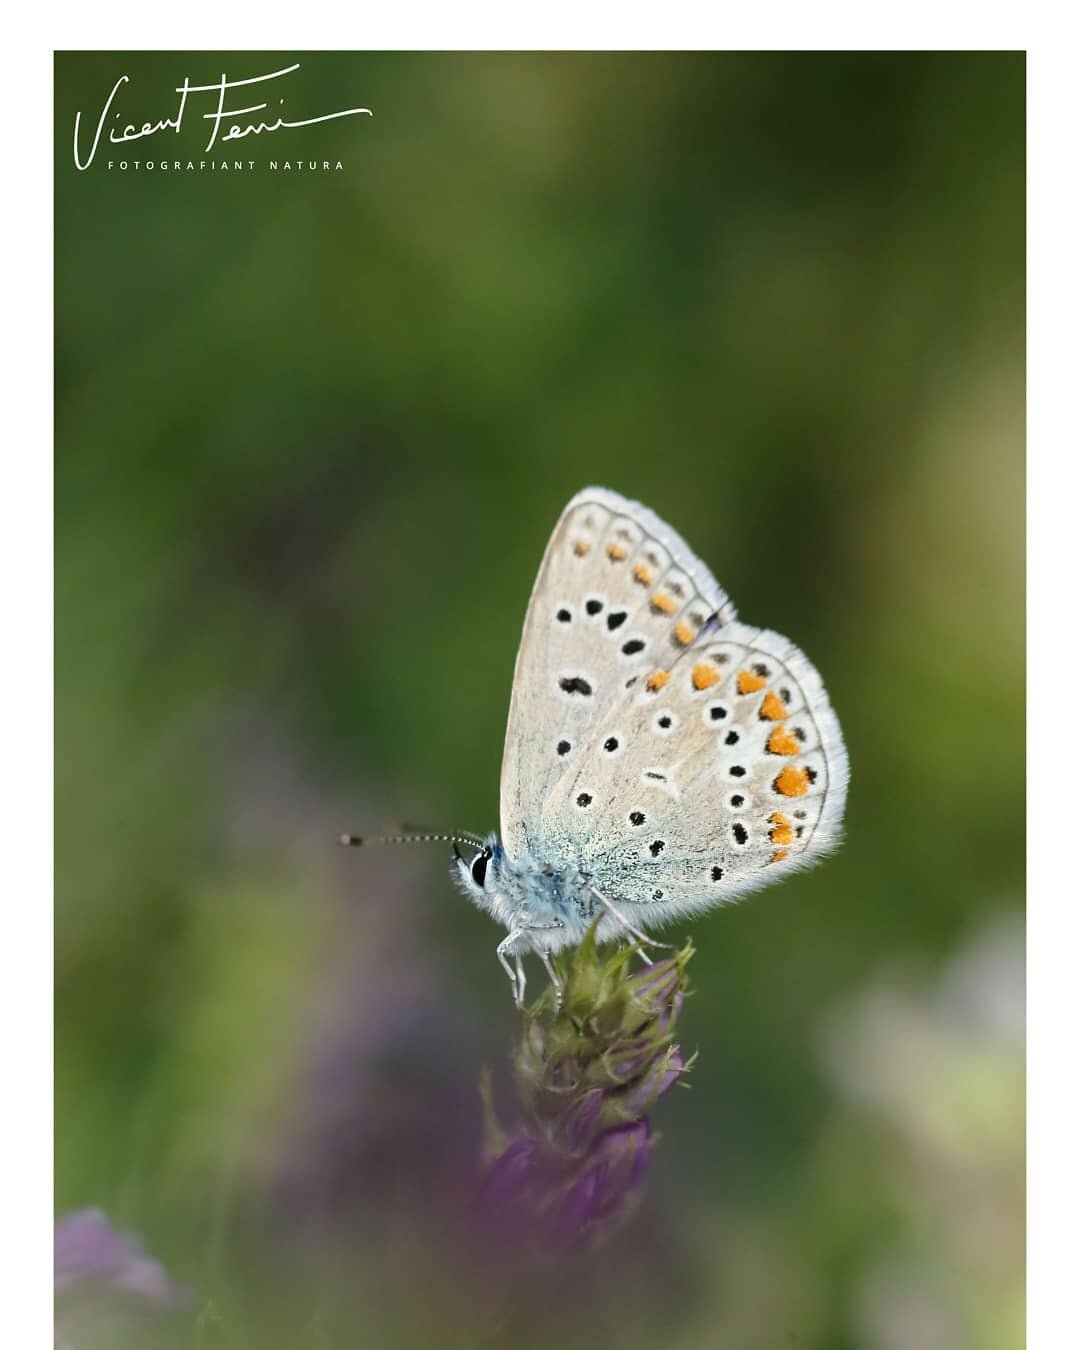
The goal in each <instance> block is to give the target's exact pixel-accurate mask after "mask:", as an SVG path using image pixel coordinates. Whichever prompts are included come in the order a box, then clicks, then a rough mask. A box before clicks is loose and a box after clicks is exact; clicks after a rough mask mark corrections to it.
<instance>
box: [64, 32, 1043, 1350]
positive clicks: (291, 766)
mask: <svg viewBox="0 0 1080 1350" xmlns="http://www.w3.org/2000/svg"><path fill="white" fill-rule="evenodd" d="M297 59H299V60H300V61H301V63H302V66H301V70H300V71H299V72H297V73H296V74H295V75H294V76H291V77H290V83H289V84H288V86H287V90H283V92H287V94H288V104H289V112H290V115H291V116H293V117H299V116H315V115H318V114H320V113H323V112H326V111H329V110H333V109H340V108H346V107H353V106H356V105H357V104H363V105H365V106H368V107H371V108H372V109H373V110H374V114H375V115H374V117H373V118H371V119H367V118H356V119H344V120H341V121H336V122H331V123H327V124H325V125H323V126H320V127H316V128H308V129H306V130H302V131H293V132H282V133H279V134H278V138H277V139H276V140H274V141H273V142H270V141H268V140H267V139H266V138H264V139H263V141H262V142H261V143H255V142H253V141H250V140H249V141H247V142H245V143H244V151H243V154H244V157H245V158H248V157H254V158H255V159H256V161H257V164H258V166H259V167H257V169H256V170H255V171H254V172H244V173H235V172H234V173H230V174H220V173H215V174H210V173H209V172H203V173H202V174H200V173H198V172H195V173H175V172H172V171H170V172H166V173H161V172H157V173H154V174H147V173H146V172H140V173H136V172H134V171H133V170H129V171H128V172H127V173H125V174H121V173H119V172H118V171H116V170H114V171H113V172H111V173H110V172H108V171H107V170H106V168H105V160H106V159H107V158H108V156H109V153H112V154H113V155H114V156H116V152H115V151H113V152H107V151H105V150H104V149H103V150H102V151H100V152H99V156H98V161H97V162H95V164H94V165H93V166H92V167H91V169H90V170H89V171H87V172H85V173H79V172H76V171H75V169H74V166H73V163H72V156H71V129H72V123H73V119H74V115H75V111H76V110H77V109H82V110H83V114H84V117H90V118H91V119H92V120H96V117H97V112H98V110H99V109H100V107H101V105H102V103H103V101H104V99H105V97H106V96H107V94H108V92H109V90H110V89H111V88H112V85H113V83H114V82H115V80H116V78H117V76H118V75H119V74H121V73H125V72H126V73H128V74H129V75H130V76H131V77H132V78H131V84H130V86H128V88H127V89H126V90H125V91H124V94H123V99H124V103H123V107H124V109H125V120H126V116H127V114H128V111H129V110H130V116H131V120H133V121H139V122H141V121H142V120H145V119H156V118H158V117H163V116H166V115H171V113H172V111H173V105H174V103H175V95H173V94H172V93H171V91H172V90H173V88H174V87H175V86H176V85H177V84H178V83H179V82H180V81H181V80H182V78H183V76H184V75H190V76H191V78H192V79H193V80H198V81H200V82H206V81H208V80H210V79H213V78H215V77H216V75H217V74H218V73H219V72H220V71H221V70H227V71H228V73H229V75H230V78H242V77H247V76H251V75H255V74H262V73H265V72H266V71H269V70H272V69H276V68H279V67H280V66H282V65H285V64H288V63H289V62H291V61H293V60H297ZM56 75H57V83H56V164H57V169H56V306H57V307H56V432H57V461H56V550H57V551H56V691H57V726H56V731H57V738H56V739H57V747H58V748H57V764H56V826H57V834H56V837H57V856H56V896H57V923H56V934H57V938H56V960H57V969H56V1066H57V1115H56V1120H57V1125H56V1207H57V1211H58V1213H62V1212H65V1211H67V1210H70V1209H73V1208H77V1207H80V1206H84V1205H100V1206H102V1207H103V1208H104V1209H105V1210H106V1211H107V1212H108V1213H109V1215H110V1217H111V1218H112V1219H113V1220H114V1221H115V1222H116V1223H117V1224H118V1225H120V1226H121V1227H124V1228H127V1229H130V1230H134V1231H137V1232H138V1233H140V1234H141V1235H142V1237H143V1239H144V1241H145V1242H146V1244H147V1246H148V1247H149V1248H150V1250H151V1251H152V1252H153V1253H154V1254H155V1255H156V1256H157V1257H159V1258H160V1259H161V1260H162V1261H163V1262H164V1263H165V1265H166V1266H167V1267H168V1269H169V1270H170V1272H171V1273H172V1274H173V1275H175V1276H176V1278H178V1279H180V1280H183V1281H184V1282H185V1283H187V1284H189V1285H191V1286H192V1287H193V1288H195V1290H196V1291H197V1300H196V1304H195V1309H194V1313H193V1316H192V1318H190V1319H189V1320H188V1323H187V1325H186V1326H184V1327H183V1328H182V1329H181V1331H180V1333H178V1334H180V1336H181V1343H182V1344H198V1345H207V1346H209V1345H213V1346H218V1345H220V1346H228V1347H233V1346H248V1345H251V1346H256V1345H258V1346H266V1345H270V1346H278V1345H280V1346H281V1347H286V1346H288V1347H299V1346H306V1345H312V1346H323V1345H327V1346H329V1345H334V1346H365V1347H366V1346H384V1345H385V1346H395V1347H396V1346H412V1345H429V1344H439V1345H461V1346H468V1345H475V1344H480V1343H492V1344H502V1343H504V1342H505V1343H506V1344H513V1345H515V1346H529V1345H532V1344H534V1343H535V1344H547V1345H550V1343H551V1341H552V1338H553V1336H557V1337H558V1339H559V1340H561V1341H562V1342H563V1343H564V1344H568V1345H569V1344H572V1345H577V1344H586V1343H589V1344H594V1345H595V1344H606V1343H617V1344H619V1345H620V1346H626V1347H631V1348H633V1347H636V1346H638V1345H642V1346H644V1345H646V1344H648V1345H650V1346H651V1345H653V1344H655V1342H656V1340H657V1337H658V1336H661V1335H662V1336H663V1338H664V1342H665V1344H666V1345H668V1346H670V1347H676V1350H698V1347H706V1346H710V1347H711V1346H722V1347H725V1350H750V1348H752V1347H753V1348H756V1347H763V1348H765V1350H774V1348H775V1347H785V1346H788V1345H798V1346H802V1347H809V1348H811V1350H834V1348H835V1350H841V1348H845V1350H846V1348H848V1347H851V1348H852V1350H854V1348H855V1347H869V1350H907V1347H912V1348H913V1350H914V1347H919V1350H939V1347H940V1348H941V1350H944V1348H945V1347H978V1348H979V1350H982V1348H984V1347H985V1350H1006V1347H1014V1346H1016V1345H1017V1344H1019V1343H1020V1337H1021V1335H1022V1316H1023V1228H1022V1223H1023V1059H1022V1037H1023V984H1022V982H1023V938H1022V918H1021V915H1022V878H1023V863H1024V853H1023V848H1024V845H1023V839H1024V836H1023V821H1024V796H1023V759H1022V756H1023V746H1024V728H1023V702H1022V699H1023V634H1024V592H1023V585H1024V571H1023V544H1024V537H1023V530H1024V514H1023V493H1024V451H1023V434H1024V134H1025V128H1024V93H1025V83H1024V82H1025V72H1024V58H1023V56H1022V55H1020V54H1008V53H1006V54H963V53H961V54H865V53H864V54H858V53H852V54H797V53H796V54H738V53H730V54H719V55H694V54H691V55H668V54H623V55H614V54H585V55H547V54H485V55H467V54H426V55H425V54H416V55H410V54H397V55H378V54H348V53H330V54H311V55H300V56H299V57H297V56H294V55H293V54H288V55H286V56H285V57H282V55H281V54H275V53H270V54H266V53H263V54H259V53H234V54H228V55H222V54H214V53H198V54H176V53H157V54H135V55H132V54H118V53H94V54H85V53H82V54H61V55H59V56H58V57H57V64H56ZM285 137H290V138H291V139H289V140H285V139H284V138H285ZM172 139H173V141H177V140H178V138H175V137H174V138H172ZM183 145H184V147H185V148H184V149H183V150H180V149H178V148H177V147H176V146H175V145H173V144H171V143H169V144H167V143H166V140H165V138H164V137H158V138H156V140H155V141H154V142H153V143H152V144H151V143H148V146H150V149H151V152H152V153H153V154H154V156H155V158H159V159H160V158H162V157H167V158H168V159H169V160H170V161H171V160H172V159H174V158H176V157H178V156H179V157H180V158H182V159H184V160H186V159H187V158H189V157H190V158H194V159H196V160H197V159H199V158H206V157H207V156H205V155H204V154H203V153H202V143H201V141H200V139H199V134H198V133H197V132H196V131H195V130H192V131H191V132H190V134H189V133H188V132H187V130H185V133H184V138H183ZM215 153H216V152H215ZM135 154H136V152H135V151H132V152H131V153H130V155H129V157H130V158H132V159H133V158H134V157H135ZM299 155H304V156H308V157H310V158H315V159H318V160H319V161H321V160H322V159H324V158H328V159H330V160H331V161H334V160H337V159H340V160H341V161H342V162H343V165H344V168H343V170H342V171H341V172H330V173H322V172H317V173H312V172H310V171H304V172H302V173H299V174H296V173H294V174H292V175H290V176H285V175H284V174H282V173H281V172H279V173H277V174H273V173H271V172H269V171H268V170H267V169H266V168H265V167H264V165H265V161H266V160H267V159H269V158H271V157H274V158H279V159H284V158H286V157H287V156H289V157H293V158H295V157H297V156H299ZM116 157H118V156H116ZM210 157H213V156H210ZM229 157H230V158H231V157H232V155H231V153H230V156H229ZM588 483H601V484H605V485H607V486H610V487H612V488H615V489H617V490H618V491H620V492H622V493H624V494H626V495H628V496H630V497H635V498H638V499H640V500H642V501H645V502H647V503H648V504H649V505H650V506H651V507H653V509H654V510H656V511H657V512H658V513H659V514H660V515H661V516H662V517H663V518H665V519H667V520H668V521H670V522H671V524H672V525H673V526H674V527H675V528H676V529H677V530H678V531H680V533H682V534H683V535H684V536H685V537H686V539H687V540H688V541H689V542H690V544H691V546H692V547H693V548H694V549H695V551H696V552H698V553H699V554H700V555H701V556H702V557H703V558H705V559H706V560H707V561H708V562H709V563H710V564H711V566H712V568H713V570H714V571H715V573H716V575H717V577H718V578H719V580H720V582H721V584H722V585H723V586H724V587H725V588H726V589H727V590H728V591H729V592H730V594H731V595H732V597H733V599H734V600H735V602H736V604H737V605H738V608H739V611H740V613H741V615H742V616H743V617H745V618H746V619H748V620H750V621H752V622H755V623H761V624H765V625H768V626H770V627H773V628H776V629H779V630H780V631H781V632H784V633H786V634H788V635H789V636H790V637H791V638H793V639H794V640H795V641H796V642H797V643H798V644H799V645H800V646H802V647H803V648H804V649H805V650H806V651H807V652H808V654H809V655H810V657H811V659H812V660H814V662H815V663H816V664H817V665H818V666H819V668H820V669H821V671H822V672H823V674H824V676H825V678H826V681H827V683H828V687H829V690H830V693H831V695H832V699H833V702H834V704H835V706H836V708H837V711H838V713H839V716H840V719H841V723H842V725H843V727H844V731H845V734H846V737H847V741H848V746H849V749H850V753H851V761H852V775H853V776H852V787H851V793H850V799H849V808H848V816H847V842H846V844H845V847H844V848H843V850H842V851H841V853H840V854H839V855H838V856H836V857H835V858H833V859H831V860H830V861H829V862H828V863H826V864H825V865H823V866H822V867H821V868H819V869H818V870H817V871H814V872H812V873H809V874H805V875H797V876H793V877H792V878H791V879H790V880H788V881H787V882H785V884H784V885H783V886H781V887H776V888H773V889H771V890H769V891H766V892H764V893H763V894H761V895H759V896H755V897H754V898H753V899H752V900H751V901H749V902H747V903H746V904H744V905H741V906H738V907H736V908H733V909H731V910H729V911H726V912H722V913H716V914H713V915H711V916H708V917H706V918H703V919H701V920H699V921H698V922H697V923H696V924H695V925H694V927H693V935H694V938H695V941H696V943H697V945H698V948H699V952H698V955H697V957H696V958H695V961H694V974H695V983H696V988H697V995H696V997H695V998H694V999H693V1001H692V1002H691V1004H690V1005H689V1006H688V1008H687V1012H686V1014H685V1017H684V1022H683V1043H684V1045H685V1046H686V1047H687V1048H696V1049H698V1051H699V1059H698V1061H697V1064H696V1066H695V1070H694V1074H693V1086H692V1091H691V1092H689V1093H675V1094H672V1095H671V1096H670V1097H669V1098H668V1099H666V1100H665V1101H664V1102H663V1103H662V1104H661V1106H660V1107H659V1108H658V1111H657V1121H656V1123H657V1124H658V1125H659V1126H660V1128H661V1129H662V1131H663V1139H662V1141H661V1143H660V1146H659V1149H658V1153H657V1159H656V1167H655V1171H654V1174H653V1176H652V1179H651V1183H650V1189H649V1195H648V1198H647V1200H646V1202H645V1204H644V1205H643V1207H642V1209H641V1210H640V1211H639V1212H638V1214H637V1215H636V1216H635V1218H634V1220H633V1221H632V1223H631V1225H630V1227H629V1229H628V1230H627V1231H626V1233H625V1234H624V1235H623V1236H622V1237H621V1238H620V1239H619V1240H618V1241H617V1242H616V1244H614V1245H613V1246H612V1247H611V1248H609V1249H607V1252H606V1253H600V1254H599V1255H598V1256H597V1257H596V1258H594V1259H592V1260H591V1262H589V1263H586V1265H587V1269H585V1270H584V1271H582V1270H578V1271H576V1272H575V1276H574V1278H573V1279H570V1278H567V1280H566V1283H565V1285H563V1286H562V1287H560V1286H558V1285H556V1286H555V1288H554V1291H553V1289H552V1286H551V1285H550V1284H541V1283H540V1282H539V1281H538V1285H537V1288H538V1289H539V1288H541V1287H542V1288H543V1289H544V1291H545V1292H544V1296H543V1298H540V1297H537V1298H536V1299H535V1301H534V1302H533V1303H532V1304H531V1305H530V1304H529V1301H528V1299H525V1298H518V1299H516V1300H514V1301H513V1303H514V1306H513V1307H512V1308H511V1309H510V1311H509V1312H506V1311H504V1312H502V1313H499V1314H498V1315H495V1314H489V1313H488V1312H487V1311H485V1312H484V1313H483V1314H480V1313H478V1311H477V1307H478V1304H479V1303H482V1300H477V1299H474V1298H473V1296H472V1294H471V1293H469V1286H468V1281H467V1280H464V1281H463V1279H462V1278H461V1276H460V1273H456V1274H454V1275H453V1276H452V1277H451V1276H450V1275H449V1274H448V1273H447V1263H446V1260H445V1255H444V1253H443V1252H442V1251H441V1249H440V1237H441V1235H440V1233H436V1232H433V1231H430V1230H431V1229H433V1228H435V1227H437V1226H438V1225H436V1224H434V1223H433V1222H432V1221H431V1217H430V1216H431V1214H432V1213H433V1212H435V1210H436V1209H437V1203H436V1201H435V1200H433V1199H432V1197H433V1196H437V1195H442V1194H444V1191H445V1185H444V1182H445V1175H444V1174H445V1172H446V1170H447V1169H449V1170H451V1171H452V1167H450V1164H449V1163H447V1161H446V1160H447V1159H448V1158H451V1157H452V1156H454V1150H455V1149H460V1150H462V1152H463V1153H467V1152H468V1150H469V1148H470V1147H471V1146H472V1144H473V1143H474V1142H475V1127H476V1121H477V1116H478V1112H477V1108H476V1103H475V1084H476V1080H477V1077H478V1074H479V1071H480V1067H481V1065H482V1064H484V1063H485V1062H486V1063H491V1064H493V1065H496V1066H499V1065H501V1064H502V1063H503V1061H504V1057H505V1051H506V1050H507V1048H508V1047H509V1045H510V1043H511V1040H512V1037H513V1034H514V1017H513V1013H512V1008H511V1004H510V1000H509V998H508V996H507V990H506V984H505V979H504V977H503V975H502V972H501V971H500V970H499V968H498V966H497V965H496V963H495V959H494V946H495V943H496V942H497V940H498V937H499V933H498V931H497V930H496V928H495V927H494V926H493V925H492V924H491V923H490V921H488V920H487V919H485V918H484V917H483V916H482V915H480V914H479V913H477V912H476V911H474V910H473V909H472V908H471V907H470V906H469V905H468V904H467V903H466V902H465V901H464V900H463V899H462V898H461V897H460V896H458V895H457V894H456V893H455V892H453V891H452V889H451V886H450V883H449V881H448V879H447V875H446V870H445V859H444V857H443V855H442V853H441V851H438V850H432V851H431V852H430V853H425V852H422V851H419V850H412V851H410V850H401V851H400V852H398V853H396V854H394V855H393V856H386V855H383V856H375V855H371V856H368V855H358V854H349V855H346V854H344V853H342V852H339V851H338V850H336V849H335V848H334V839H335V836H336V835H337V833H338V832H339V831H340V830H342V829H348V828H353V829H364V828H367V827H370V826H371V825H373V824H382V823H384V822H387V821H391V820H395V819H407V820H420V821H422V822H432V823H434V824H436V825H444V824H445V825H455V826H465V827H469V828H472V829H474V830H477V829H479V830H483V829H488V828H491V827H493V826H495V825H496V824H497V801H498V774H499V764H500V758H501V753H502V736H503V729H504V723H505V716H506V708H507V701H508V696H509V681H510V676H511V672H512V668H513V661H514V655H515V651H516V646H517V641H518V637H519V633H520V627H521V621H522V617H523V612H524V607H525V603H526V600H527V598H528V595H529V590H530V588H531V586H532V582H533V578H534V575H535V571H536V567H537V565H538V563H539V560H540V556H541V552H542V550H543V548H544V545H545V543H546V540H547V536H548V533H549V532H550V529H551V527H552V525H553V523H554V521H555V519H556V517H557V516H558V514H559V512H560V510H561V508H562V506H563V505H564V503H565V501H566V500H567V499H568V498H569V497H570V496H571V495H572V494H573V493H574V492H575V491H576V490H577V489H579V488H580V487H582V486H584V485H586V484H588ZM538 976H539V971H536V972H534V978H536V977H538ZM433 1160H434V1161H433ZM438 1160H441V1161H438ZM451 1189H452V1188H451ZM482 1274H483V1272H480V1273H479V1276H480V1277H482ZM480 1283H481V1285H482V1278H481V1279H480ZM485 1308H486V1305H485Z"/></svg>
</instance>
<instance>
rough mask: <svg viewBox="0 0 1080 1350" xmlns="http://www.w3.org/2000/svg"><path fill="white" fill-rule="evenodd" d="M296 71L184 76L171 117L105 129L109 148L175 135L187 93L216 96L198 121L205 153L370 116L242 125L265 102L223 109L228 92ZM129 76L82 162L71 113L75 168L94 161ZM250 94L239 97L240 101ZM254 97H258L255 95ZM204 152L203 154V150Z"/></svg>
mask: <svg viewBox="0 0 1080 1350" xmlns="http://www.w3.org/2000/svg"><path fill="white" fill-rule="evenodd" d="M299 69H300V62H299V61H297V62H296V64H295V65H292V66H286V67H285V68H284V69H283V70H273V71H271V72H270V74H269V75H256V76H254V77H253V78H252V79H250V80H229V79H226V77H225V75H224V73H222V76H221V79H220V80H218V81H217V83H216V84H192V83H191V81H190V80H189V79H188V77H187V76H186V75H185V76H184V83H183V84H182V85H180V86H179V87H178V88H177V89H176V91H175V92H176V93H177V94H179V95H180V101H179V103H178V104H177V108H176V114H175V116H173V117H163V118H162V119H161V120H160V121H159V122H144V123H143V124H142V126H140V127H136V126H134V125H131V124H129V125H127V126H125V127H123V128H118V127H111V128H110V129H109V140H110V141H111V142H112V144H113V145H123V144H125V143H126V142H128V141H138V140H142V138H143V137H144V136H156V135H157V133H158V132H159V131H175V132H176V133H177V134H179V132H180V128H181V127H182V126H183V124H184V114H185V113H186V111H187V103H188V95H189V94H216V95H217V107H216V108H215V109H214V111H213V112H205V113H202V114H201V117H202V120H203V121H205V122H209V123H210V139H209V140H208V141H207V142H206V151H209V150H212V149H213V147H214V145H215V144H216V143H217V141H218V138H219V136H220V139H221V140H222V141H240V140H243V139H244V137H245V136H261V135H262V134H263V132H269V131H281V130H282V129H283V128H293V127H310V126H314V125H315V123H316V122H332V121H334V120H335V118H338V117H358V116H360V115H361V114H363V115H365V116H366V117H371V116H372V115H373V114H372V111H371V109H370V108H345V109H344V110H343V111H341V112H331V113H324V114H323V115H322V117H305V118H302V119H301V120H300V121H297V122H290V121H288V120H287V119H286V118H284V117H280V116H279V117H278V118H276V120H274V121H270V122H264V121H256V122H243V121H240V120H238V119H241V118H246V117H250V115H251V114H252V113H260V112H263V111H264V110H265V109H266V108H268V107H269V106H270V105H269V103H268V102H267V103H253V104H252V105H251V106H250V107H247V108H228V109H227V108H226V107H225V99H226V95H227V94H228V93H229V91H230V90H232V89H240V88H242V87H244V86H247V85H252V84H265V83H266V81H267V80H279V79H281V77H282V76H283V75H291V74H292V73H293V71H294V70H299ZM128 80H129V77H128V76H127V75H121V76H120V78H119V79H118V80H117V81H116V83H115V84H114V85H113V87H112V93H111V94H110V95H109V97H108V98H107V99H106V100H105V106H104V107H103V108H102V110H101V115H100V117H99V118H98V120H97V128H96V129H95V131H94V139H93V141H92V142H91V145H90V153H89V154H88V155H87V156H86V159H85V160H84V159H82V158H81V157H80V154H79V127H80V124H81V122H82V113H81V112H76V114H75V136H74V147H73V149H74V155H75V167H76V168H77V169H79V170H83V169H88V168H89V167H90V165H91V164H92V163H93V162H94V156H95V155H96V154H97V148H98V144H99V142H100V141H101V136H102V133H103V132H104V130H105V123H106V122H107V120H108V118H109V113H110V111H111V110H112V105H113V101H114V100H115V98H116V95H117V94H118V93H119V91H120V86H121V85H124V84H127V83H128ZM248 97H250V95H241V96H240V99H241V101H242V100H243V99H244V98H248ZM256 97H258V95H257V94H256ZM284 102H285V100H284V99H283V98H279V99H278V103H279V104H280V105H283V104H284ZM112 116H113V120H114V121H117V122H118V121H119V120H120V114H119V112H113V114H112ZM222 123H226V124H227V125H226V129H225V130H224V131H222ZM204 153H205V151H204Z"/></svg>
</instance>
